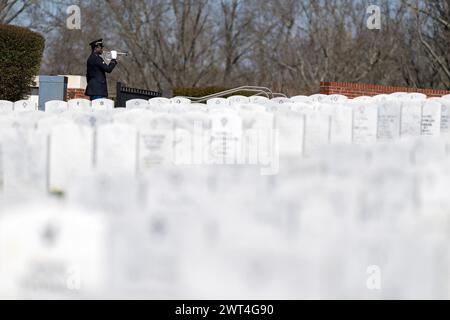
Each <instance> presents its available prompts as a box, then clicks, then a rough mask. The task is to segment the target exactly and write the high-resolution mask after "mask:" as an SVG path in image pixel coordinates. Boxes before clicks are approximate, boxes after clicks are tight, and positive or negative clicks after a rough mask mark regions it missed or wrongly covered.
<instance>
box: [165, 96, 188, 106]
mask: <svg viewBox="0 0 450 320" xmlns="http://www.w3.org/2000/svg"><path fill="white" fill-rule="evenodd" d="M170 103H172V104H177V105H178V104H181V105H183V104H190V103H191V100H189V99H188V98H185V97H173V98H172V99H170Z"/></svg>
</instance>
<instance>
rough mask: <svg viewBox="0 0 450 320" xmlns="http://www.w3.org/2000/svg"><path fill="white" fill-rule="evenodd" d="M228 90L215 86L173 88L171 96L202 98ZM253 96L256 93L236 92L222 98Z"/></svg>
mask: <svg viewBox="0 0 450 320" xmlns="http://www.w3.org/2000/svg"><path fill="white" fill-rule="evenodd" d="M229 89H230V88H225V87H219V86H215V87H199V88H175V89H173V95H174V96H175V97H177V96H182V97H204V96H208V95H210V94H214V93H218V92H221V91H225V90H229ZM255 94H256V92H252V91H238V92H235V93H233V94H229V95H225V96H224V98H227V97H229V96H236V95H241V96H246V97H250V96H253V95H255Z"/></svg>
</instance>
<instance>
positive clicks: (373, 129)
mask: <svg viewBox="0 0 450 320" xmlns="http://www.w3.org/2000/svg"><path fill="white" fill-rule="evenodd" d="M286 105H287V104H286ZM180 106H181V110H178V109H175V108H165V107H163V108H162V109H164V110H170V112H165V111H161V110H159V109H157V110H152V109H147V108H131V109H132V110H129V109H130V108H128V109H125V110H124V109H110V110H90V111H89V112H80V111H79V110H75V111H74V110H66V111H62V112H57V113H52V112H38V111H31V112H21V113H19V114H17V113H15V112H12V113H10V112H4V113H0V128H1V129H2V131H4V132H5V133H4V134H2V137H1V146H2V149H1V151H0V152H1V156H2V157H1V158H2V162H1V163H2V164H1V167H2V168H1V170H2V171H1V172H3V173H2V175H1V177H2V180H3V185H5V186H8V185H15V183H14V181H15V180H19V181H20V179H17V177H16V175H17V174H19V176H20V175H25V174H26V173H28V178H27V179H24V181H25V183H24V181H22V184H24V185H28V180H33V177H34V176H35V175H37V174H39V172H40V174H41V177H42V179H44V180H42V179H41V180H40V181H43V182H42V183H44V181H46V184H47V185H48V187H49V189H50V190H64V189H65V186H66V184H67V183H66V182H65V181H67V180H68V177H69V176H77V173H78V174H81V173H82V172H85V171H88V170H91V169H92V168H93V167H96V168H98V170H100V171H105V172H111V173H112V172H115V171H118V170H119V169H123V171H124V172H128V173H140V172H145V171H147V169H149V168H153V167H155V166H157V165H170V164H172V165H173V164H179V165H180V164H184V165H186V164H252V165H265V166H268V167H270V169H271V170H272V172H271V171H270V170H269V171H267V172H266V174H270V173H272V174H274V173H276V170H277V169H276V164H275V163H276V162H277V161H278V158H279V157H284V156H302V155H311V154H313V153H314V152H316V151H317V150H318V149H320V148H321V147H323V146H324V145H326V144H329V143H332V144H336V143H351V142H354V143H358V144H359V143H363V144H367V143H374V142H377V141H388V140H392V139H396V138H399V137H415V136H421V135H422V136H434V137H438V136H439V135H440V134H441V133H448V129H449V116H448V110H449V107H450V99H446V98H441V99H439V101H438V100H436V99H427V100H420V99H419V100H418V101H416V100H414V99H411V100H404V99H387V100H384V101H383V100H380V101H379V102H378V103H370V102H368V101H364V100H357V101H351V102H347V103H346V104H343V105H341V104H338V105H331V104H323V103H311V104H307V103H293V104H292V105H290V106H289V108H276V109H272V112H268V111H267V110H266V109H265V108H264V107H263V106H261V105H258V104H236V105H235V107H234V108H229V107H214V108H210V109H208V110H206V111H205V110H202V111H200V109H199V110H192V109H189V108H188V107H187V106H188V104H181V105H180ZM177 110H178V111H179V112H177ZM47 150H48V152H47ZM124 150H126V152H125V151H124ZM27 152H28V153H30V154H27ZM36 152H37V153H39V154H35V153H36ZM30 159H31V162H30ZM39 160H40V161H41V165H37V163H39V162H38V161H39ZM27 161H28V162H27ZM38 168H41V169H42V168H45V170H44V169H42V170H41V171H39V169H38ZM14 177H16V178H14ZM6 189H8V188H6ZM18 189H20V188H18Z"/></svg>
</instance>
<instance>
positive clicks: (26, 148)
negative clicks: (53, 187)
mask: <svg viewBox="0 0 450 320" xmlns="http://www.w3.org/2000/svg"><path fill="white" fill-rule="evenodd" d="M0 131H1V133H0V145H1V151H0V157H3V158H2V160H0V162H1V163H2V164H0V166H3V189H4V191H5V192H6V193H8V194H15V195H21V196H29V195H32V194H34V193H41V194H45V192H46V187H47V174H46V172H47V162H46V160H47V136H46V135H43V134H40V133H38V132H36V131H35V130H28V129H27V128H23V127H20V126H19V127H16V128H13V127H11V128H10V129H1V130H0ZM0 171H1V170H0ZM0 180H1V179H0ZM0 189H1V187H0Z"/></svg>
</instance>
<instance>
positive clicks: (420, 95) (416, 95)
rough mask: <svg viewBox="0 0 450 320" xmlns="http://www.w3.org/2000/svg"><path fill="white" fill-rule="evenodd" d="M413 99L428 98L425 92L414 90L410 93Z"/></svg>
mask: <svg viewBox="0 0 450 320" xmlns="http://www.w3.org/2000/svg"><path fill="white" fill-rule="evenodd" d="M408 97H409V98H410V99H412V100H427V96H426V95H425V94H423V93H418V92H413V93H410V94H409V95H408Z"/></svg>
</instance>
